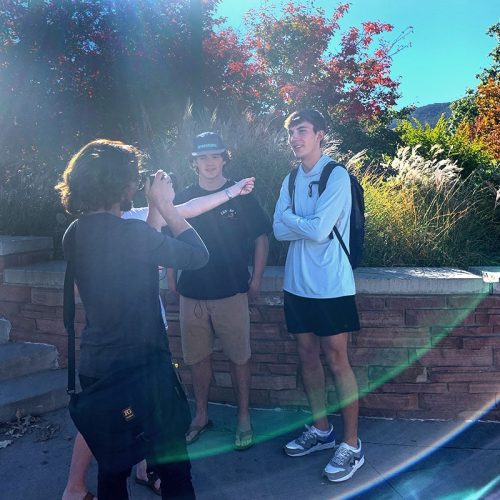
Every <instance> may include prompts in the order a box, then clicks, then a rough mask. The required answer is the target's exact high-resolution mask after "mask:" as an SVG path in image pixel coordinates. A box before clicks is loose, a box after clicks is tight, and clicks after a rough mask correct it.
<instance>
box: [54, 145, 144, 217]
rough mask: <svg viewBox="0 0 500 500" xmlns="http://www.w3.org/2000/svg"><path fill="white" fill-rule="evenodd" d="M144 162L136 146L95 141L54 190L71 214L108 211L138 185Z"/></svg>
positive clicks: (76, 156) (78, 155)
mask: <svg viewBox="0 0 500 500" xmlns="http://www.w3.org/2000/svg"><path fill="white" fill-rule="evenodd" d="M142 161H143V154H142V153H141V151H139V150H138V149H137V148H135V147H134V146H130V145H128V144H125V143H123V142H121V141H113V140H109V139H95V140H93V141H91V142H89V143H88V144H86V145H85V146H83V148H81V149H80V151H78V152H77V153H76V154H74V155H73V157H72V158H71V160H70V161H69V163H68V166H67V167H66V169H65V170H64V173H63V176H62V181H61V182H59V183H58V184H57V185H56V186H55V189H56V191H58V192H59V196H60V197H61V203H62V205H63V206H64V208H65V210H66V211H67V212H68V213H70V214H73V215H80V214H85V213H88V212H93V211H95V210H101V209H104V210H109V209H110V208H111V207H112V205H113V204H115V203H117V202H120V201H121V199H122V197H123V194H124V191H125V190H126V189H127V188H128V187H129V186H130V183H131V182H137V181H138V175H139V171H140V170H141V168H142Z"/></svg>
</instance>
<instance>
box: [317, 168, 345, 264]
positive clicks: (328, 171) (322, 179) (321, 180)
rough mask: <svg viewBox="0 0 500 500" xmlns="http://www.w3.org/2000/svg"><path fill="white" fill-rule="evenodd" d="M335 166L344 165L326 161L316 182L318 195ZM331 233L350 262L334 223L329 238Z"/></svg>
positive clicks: (323, 188) (331, 236)
mask: <svg viewBox="0 0 500 500" xmlns="http://www.w3.org/2000/svg"><path fill="white" fill-rule="evenodd" d="M335 167H342V168H345V167H344V165H341V164H340V163H336V162H334V161H331V162H330V163H327V164H326V165H325V166H324V168H323V170H322V172H321V176H320V178H319V184H318V195H319V196H321V195H322V194H323V192H324V190H325V189H326V185H327V183H328V179H329V178H330V174H331V173H332V172H333V169H334V168H335ZM333 233H335V236H336V237H337V239H338V240H339V243H340V246H341V247H342V250H344V252H345V254H346V255H347V258H348V259H349V262H351V255H350V254H349V250H347V246H346V244H345V243H344V239H343V238H342V236H341V235H340V232H339V230H338V229H337V226H336V224H334V225H333V230H332V232H331V233H330V235H329V237H330V239H331V240H333Z"/></svg>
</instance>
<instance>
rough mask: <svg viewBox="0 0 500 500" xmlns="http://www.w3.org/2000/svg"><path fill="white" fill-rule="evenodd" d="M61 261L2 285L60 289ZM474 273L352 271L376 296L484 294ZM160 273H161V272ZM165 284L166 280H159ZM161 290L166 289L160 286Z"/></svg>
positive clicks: (11, 274)
mask: <svg viewBox="0 0 500 500" xmlns="http://www.w3.org/2000/svg"><path fill="white" fill-rule="evenodd" d="M65 265H66V264H65V262H64V261H48V262H39V263H36V264H31V265H28V266H20V267H13V268H8V269H5V271H4V282H5V283H6V284H15V285H25V286H32V287H42V288H62V287H63V284H64V269H65ZM488 269H490V272H491V268H480V267H476V268H474V272H475V273H476V274H474V273H472V272H468V271H464V270H463V269H455V268H431V267H361V268H359V269H356V271H355V272H354V274H355V278H356V290H357V293H363V294H377V295H453V294H455V295H461V294H488V293H491V291H492V287H493V288H494V289H495V287H496V286H497V285H498V283H491V282H490V283H485V281H483V277H482V276H483V271H484V270H488ZM283 272H284V268H283V267H281V266H268V267H266V270H265V272H264V278H263V283H262V292H280V291H281V290H282V287H283ZM162 274H163V273H162ZM162 281H166V280H162ZM162 288H163V289H164V288H166V286H165V285H164V284H163V283H162Z"/></svg>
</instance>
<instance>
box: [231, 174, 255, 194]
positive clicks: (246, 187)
mask: <svg viewBox="0 0 500 500" xmlns="http://www.w3.org/2000/svg"><path fill="white" fill-rule="evenodd" d="M254 186H255V177H247V178H245V179H241V181H239V182H237V183H236V184H234V185H233V186H231V187H230V188H229V191H230V192H231V195H232V196H233V197H234V196H240V195H245V194H250V193H251V192H252V191H253V188H254Z"/></svg>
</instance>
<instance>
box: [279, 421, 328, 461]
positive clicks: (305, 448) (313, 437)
mask: <svg viewBox="0 0 500 500" xmlns="http://www.w3.org/2000/svg"><path fill="white" fill-rule="evenodd" d="M314 430H315V428H314V427H313V426H309V425H306V430H305V431H304V432H303V433H302V434H301V435H300V436H299V437H298V438H297V439H294V440H293V441H290V442H289V443H287V444H286V445H285V446H283V450H284V451H285V453H286V454H287V455H288V456H290V457H301V456H303V455H308V454H309V453H312V452H314V451H320V450H327V449H329V448H334V447H335V432H334V431H333V426H330V433H329V434H328V435H327V436H324V437H322V436H320V435H319V434H317V433H316V432H314Z"/></svg>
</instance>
